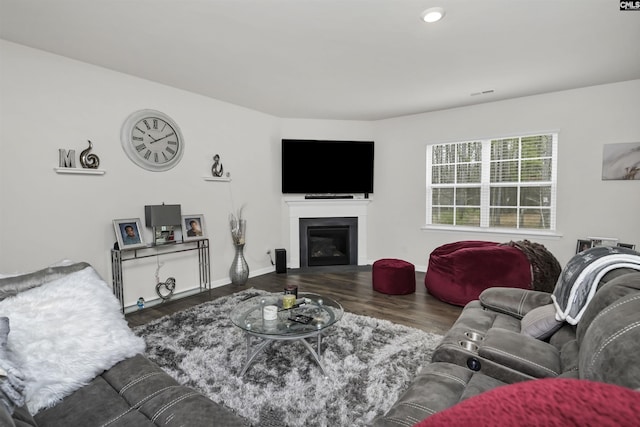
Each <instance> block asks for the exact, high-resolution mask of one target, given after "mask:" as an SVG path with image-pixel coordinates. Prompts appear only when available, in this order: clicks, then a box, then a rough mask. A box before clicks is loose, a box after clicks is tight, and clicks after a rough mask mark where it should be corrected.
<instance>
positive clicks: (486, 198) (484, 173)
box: [423, 131, 559, 236]
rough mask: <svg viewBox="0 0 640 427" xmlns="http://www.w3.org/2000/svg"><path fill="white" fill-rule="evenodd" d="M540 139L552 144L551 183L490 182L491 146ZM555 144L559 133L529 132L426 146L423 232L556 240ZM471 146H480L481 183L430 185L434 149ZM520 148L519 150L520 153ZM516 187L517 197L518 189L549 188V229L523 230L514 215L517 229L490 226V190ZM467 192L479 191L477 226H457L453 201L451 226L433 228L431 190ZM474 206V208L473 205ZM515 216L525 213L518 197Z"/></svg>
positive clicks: (440, 225) (456, 160) (556, 187)
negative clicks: (549, 141) (424, 222)
mask: <svg viewBox="0 0 640 427" xmlns="http://www.w3.org/2000/svg"><path fill="white" fill-rule="evenodd" d="M542 135H550V136H551V138H552V140H551V156H550V160H551V179H550V181H549V180H546V181H524V182H521V181H520V180H518V181H516V182H494V183H492V182H491V163H492V160H491V142H492V141H497V140H504V139H510V138H518V139H519V141H520V143H521V142H522V139H523V138H528V137H535V136H542ZM558 140H559V132H558V131H545V132H528V133H522V134H518V135H509V136H499V137H490V138H470V139H466V140H457V141H449V142H438V143H433V144H428V145H427V146H426V149H425V151H426V180H425V182H426V192H425V193H426V217H425V220H426V224H425V226H424V227H423V229H438V230H450V231H465V232H480V233H499V234H524V235H549V236H559V233H558V232H557V208H558V206H557V189H558ZM470 142H479V143H481V151H482V155H481V160H480V164H481V172H480V176H481V178H480V183H445V184H433V182H432V179H433V166H434V165H433V152H434V148H435V147H438V146H443V145H457V144H464V143H470ZM521 148H522V147H521V144H520V150H521ZM528 159H529V158H527V157H522V151H520V153H519V155H518V158H517V160H518V161H519V162H522V161H524V160H528ZM459 163H460V162H459V161H458V159H457V158H456V159H455V162H454V164H459ZM500 186H504V187H516V189H517V193H518V195H519V194H520V189H522V188H528V187H536V186H540V187H550V193H551V194H550V200H549V227H548V228H525V227H524V226H523V225H522V224H520V223H519V222H520V218H519V215H517V222H518V224H517V227H496V226H493V227H492V226H490V210H491V208H492V206H491V205H490V203H491V187H500ZM461 187H464V188H469V187H478V188H480V193H481V194H480V199H481V200H480V206H479V209H480V222H479V225H478V226H475V225H458V224H456V218H455V215H456V210H457V208H459V207H461V206H465V207H466V206H467V205H460V204H457V203H456V200H455V199H454V200H453V202H452V203H453V205H451V207H453V215H454V219H453V222H454V224H437V223H436V224H434V223H433V210H434V205H433V190H434V188H461ZM474 206H475V205H474ZM513 208H514V209H516V210H517V211H518V212H520V210H521V209H527V206H526V205H523V204H522V201H521V200H520V198H519V197H518V200H517V204H516V205H515V206H513ZM532 208H534V209H536V208H540V206H533V207H532Z"/></svg>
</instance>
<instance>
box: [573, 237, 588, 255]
mask: <svg viewBox="0 0 640 427" xmlns="http://www.w3.org/2000/svg"><path fill="white" fill-rule="evenodd" d="M590 247H591V240H585V239H580V240H578V244H577V246H576V253H577V254H579V253H580V252H582V251H585V250H587V249H589V248H590Z"/></svg>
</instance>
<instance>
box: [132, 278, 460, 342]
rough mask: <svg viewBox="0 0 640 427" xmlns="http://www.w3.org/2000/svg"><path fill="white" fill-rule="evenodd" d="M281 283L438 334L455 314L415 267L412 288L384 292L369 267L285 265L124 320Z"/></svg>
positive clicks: (275, 288)
mask: <svg viewBox="0 0 640 427" xmlns="http://www.w3.org/2000/svg"><path fill="white" fill-rule="evenodd" d="M287 285H297V286H298V292H311V293H316V294H320V295H326V296H329V297H331V298H333V299H335V300H337V301H338V302H340V304H342V307H343V308H344V310H345V311H348V312H351V313H355V314H361V315H365V316H371V317H375V318H378V319H386V320H390V321H392V322H394V323H399V324H403V325H407V326H412V327H414V328H418V329H422V330H424V331H427V332H434V333H438V334H444V333H445V332H446V331H448V330H449V328H451V325H453V323H454V321H455V320H456V319H457V318H458V315H459V314H460V311H461V310H462V308H461V307H457V306H454V305H450V304H447V303H444V302H442V301H440V300H437V299H435V298H434V297H432V296H431V295H429V294H428V293H427V291H426V289H425V286H424V273H420V272H416V292H415V293H413V294H409V295H386V294H382V293H379V292H376V291H374V290H373V289H372V287H371V270H370V269H362V268H358V269H354V270H352V271H321V272H313V273H311V272H308V271H300V270H290V271H289V272H288V273H286V274H277V273H275V272H274V273H269V274H265V275H262V276H257V277H253V278H250V279H249V281H248V282H247V283H246V284H245V285H242V286H238V285H226V286H221V287H218V288H214V289H211V290H210V291H206V292H202V293H200V294H197V295H192V296H189V297H186V298H180V299H176V300H170V301H167V302H165V303H162V304H159V305H156V306H154V307H149V308H145V309H144V310H140V311H136V312H133V313H130V314H127V316H126V318H127V320H128V322H129V325H130V326H132V327H133V326H138V325H142V324H145V323H147V322H149V321H151V320H154V319H157V318H159V317H162V316H165V315H167V314H171V313H174V312H177V311H180V310H184V309H185V308H188V307H191V306H194V305H197V304H200V303H202V302H205V301H209V300H212V299H216V298H219V297H221V296H224V295H230V294H233V293H235V292H239V291H242V290H244V289H249V288H256V289H263V290H266V291H269V292H282V291H283V289H284V288H285V286H287Z"/></svg>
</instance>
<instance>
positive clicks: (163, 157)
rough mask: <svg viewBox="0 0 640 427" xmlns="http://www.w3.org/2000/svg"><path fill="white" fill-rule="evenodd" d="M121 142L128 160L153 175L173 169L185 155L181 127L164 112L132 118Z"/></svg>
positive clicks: (139, 114) (145, 113) (137, 114)
mask: <svg viewBox="0 0 640 427" xmlns="http://www.w3.org/2000/svg"><path fill="white" fill-rule="evenodd" d="M121 140H122V148H124V151H125V153H126V154H127V156H129V158H130V159H131V160H132V161H133V162H134V163H135V164H137V165H138V166H141V167H143V168H145V169H148V170H151V171H165V170H168V169H171V168H172V167H174V166H175V165H176V164H178V162H179V161H180V159H181V158H182V153H183V151H184V141H183V139H182V134H181V133H180V129H179V128H178V125H177V124H176V123H175V122H174V121H173V120H172V119H171V118H170V117H169V116H167V115H166V114H164V113H161V112H160V111H154V110H140V111H136V112H135V113H133V114H131V115H130V116H129V117H128V118H127V120H126V121H125V122H124V124H123V126H122V133H121Z"/></svg>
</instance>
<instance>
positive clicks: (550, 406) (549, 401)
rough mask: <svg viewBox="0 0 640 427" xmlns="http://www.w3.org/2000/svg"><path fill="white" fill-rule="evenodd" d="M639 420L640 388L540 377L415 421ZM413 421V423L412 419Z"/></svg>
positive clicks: (462, 426)
mask: <svg viewBox="0 0 640 427" xmlns="http://www.w3.org/2000/svg"><path fill="white" fill-rule="evenodd" d="M524 423H527V424H528V425H539V426H558V427H560V426H638V425H640V393H639V392H637V391H633V390H630V389H627V388H624V387H619V386H615V385H612V384H604V383H599V382H593V381H585V380H575V379H557V378H554V379H550V378H548V379H540V380H534V381H526V382H522V383H517V384H512V385H508V386H504V387H498V388H495V389H494V390H491V391H488V392H486V393H483V394H481V395H478V396H475V397H472V398H470V399H468V400H466V401H464V402H462V403H460V404H458V405H456V406H453V407H451V408H449V409H447V410H445V411H442V412H439V413H437V414H435V415H433V416H430V417H428V418H426V419H424V420H423V421H422V422H420V423H418V424H416V426H415V427H435V426H438V427H440V426H447V427H467V426H518V425H524ZM407 425H408V424H407Z"/></svg>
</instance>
